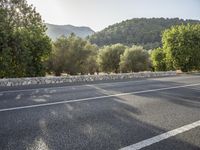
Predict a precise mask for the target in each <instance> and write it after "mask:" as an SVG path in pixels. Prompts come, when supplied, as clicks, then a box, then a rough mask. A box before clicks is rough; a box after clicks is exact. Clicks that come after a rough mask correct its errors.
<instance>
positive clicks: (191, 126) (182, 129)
mask: <svg viewBox="0 0 200 150" xmlns="http://www.w3.org/2000/svg"><path fill="white" fill-rule="evenodd" d="M199 126H200V120H199V121H196V122H193V123H191V124H188V125H185V126H182V127H180V128H177V129H174V130H171V131H168V132H166V133H163V134H160V135H157V136H154V137H152V138H149V139H146V140H143V141H141V142H138V143H136V144H133V145H130V146H127V147H124V148H121V149H120V150H139V149H142V148H145V147H147V146H150V145H152V144H155V143H158V142H160V141H163V140H165V139H168V138H170V137H173V136H176V135H177V134H180V133H183V132H186V131H189V130H191V129H194V128H196V127H199Z"/></svg>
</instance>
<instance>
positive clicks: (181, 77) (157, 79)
mask: <svg viewBox="0 0 200 150" xmlns="http://www.w3.org/2000/svg"><path fill="white" fill-rule="evenodd" d="M199 77H200V76H195V77H194V76H193V77H183V76H175V77H174V76H172V77H163V78H148V79H147V80H144V79H143V80H142V79H141V80H139V81H136V80H132V81H119V82H114V80H113V82H109V83H108V82H107V83H95V84H84V85H68V86H57V87H42V88H33V89H23V90H8V91H0V94H4V93H17V92H30V91H36V90H51V89H64V88H66V87H82V86H90V85H107V84H109V85H115V84H119V83H130V82H133V83H139V82H146V81H148V82H149V81H152V82H153V81H163V80H160V79H166V78H171V79H172V78H173V79H174V78H175V79H188V78H199ZM149 79H151V80H149Z"/></svg>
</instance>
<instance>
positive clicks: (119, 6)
mask: <svg viewBox="0 0 200 150" xmlns="http://www.w3.org/2000/svg"><path fill="white" fill-rule="evenodd" d="M28 3H29V4H33V5H34V6H35V7H36V9H37V11H38V12H39V13H40V14H41V15H42V18H43V20H45V22H47V23H52V24H60V25H64V24H72V25H76V26H89V27H91V28H92V29H93V30H95V31H99V30H101V29H103V28H105V27H107V26H108V25H111V24H114V23H117V22H121V21H122V20H126V19H131V18H141V17H147V18H152V17H164V18H166V17H168V18H174V17H179V18H183V19H198V20H200V0H28Z"/></svg>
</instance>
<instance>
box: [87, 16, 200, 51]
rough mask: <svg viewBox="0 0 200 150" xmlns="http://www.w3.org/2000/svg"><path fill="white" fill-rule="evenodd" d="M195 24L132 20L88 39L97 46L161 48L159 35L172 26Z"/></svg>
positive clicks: (114, 25)
mask: <svg viewBox="0 0 200 150" xmlns="http://www.w3.org/2000/svg"><path fill="white" fill-rule="evenodd" d="M187 23H191V24H197V23H200V21H198V20H183V19H179V18H172V19H165V18H133V19H131V20H126V21H122V22H120V23H116V24H113V25H110V26H109V27H107V28H105V29H103V30H102V31H100V32H96V33H95V34H93V35H91V36H90V37H89V40H90V42H91V43H94V44H97V45H98V46H104V45H111V44H116V43H121V44H124V45H127V46H132V45H133V44H136V45H142V46H143V47H144V48H145V49H147V50H149V49H154V48H158V47H160V46H161V33H162V32H163V31H164V30H165V29H167V28H170V27H171V26H172V25H181V24H187Z"/></svg>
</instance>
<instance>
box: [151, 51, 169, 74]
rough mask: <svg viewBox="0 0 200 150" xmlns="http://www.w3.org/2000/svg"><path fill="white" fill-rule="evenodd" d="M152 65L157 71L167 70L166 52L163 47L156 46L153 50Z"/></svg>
mask: <svg viewBox="0 0 200 150" xmlns="http://www.w3.org/2000/svg"><path fill="white" fill-rule="evenodd" d="M151 60H152V65H153V68H154V70H155V71H166V70H167V64H166V54H165V52H164V50H163V49H162V48H160V47H159V48H156V49H154V50H153V51H152V52H151Z"/></svg>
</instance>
